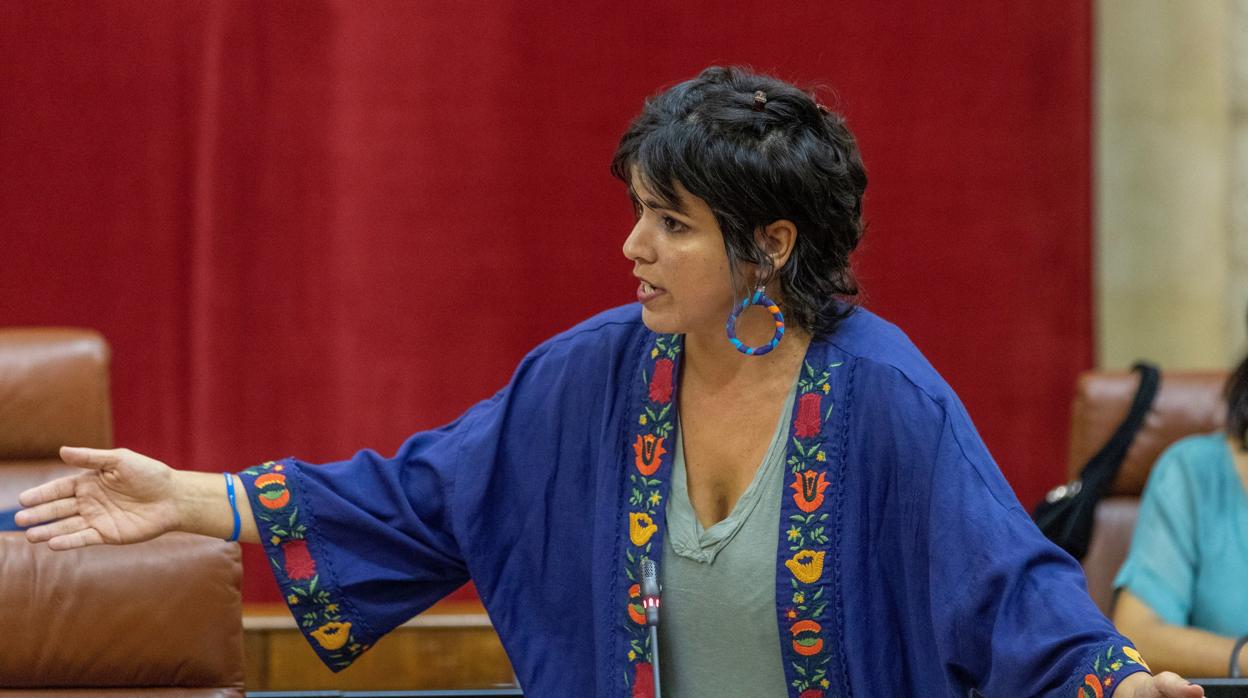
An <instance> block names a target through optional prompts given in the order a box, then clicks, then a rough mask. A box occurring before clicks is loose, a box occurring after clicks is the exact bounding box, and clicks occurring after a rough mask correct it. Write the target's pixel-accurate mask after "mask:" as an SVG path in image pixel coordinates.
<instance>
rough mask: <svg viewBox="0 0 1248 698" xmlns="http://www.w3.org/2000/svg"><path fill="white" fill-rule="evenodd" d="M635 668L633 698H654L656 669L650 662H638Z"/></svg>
mask: <svg viewBox="0 0 1248 698" xmlns="http://www.w3.org/2000/svg"><path fill="white" fill-rule="evenodd" d="M633 668H634V669H635V671H634V672H633V698H654V669H653V668H651V666H650V662H637V663H636V664H634V665H633Z"/></svg>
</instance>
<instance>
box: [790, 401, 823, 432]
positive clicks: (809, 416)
mask: <svg viewBox="0 0 1248 698" xmlns="http://www.w3.org/2000/svg"><path fill="white" fill-rule="evenodd" d="M822 403H823V396H822V395H820V394H819V393H806V394H805V395H802V396H801V397H800V398H798V401H797V418H796V419H794V420H793V433H794V434H795V435H796V436H797V438H799V439H809V438H810V437H812V436H814V435H816V434H818V433H819V427H820V420H819V410H820V409H821V408H822V407H823V404H822Z"/></svg>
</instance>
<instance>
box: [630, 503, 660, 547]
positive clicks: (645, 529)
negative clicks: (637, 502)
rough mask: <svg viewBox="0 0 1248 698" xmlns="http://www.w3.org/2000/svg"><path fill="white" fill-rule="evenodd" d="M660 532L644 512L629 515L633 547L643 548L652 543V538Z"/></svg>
mask: <svg viewBox="0 0 1248 698" xmlns="http://www.w3.org/2000/svg"><path fill="white" fill-rule="evenodd" d="M657 530H659V527H658V526H656V525H655V523H654V520H653V519H651V518H650V515H649V514H647V513H645V512H644V511H639V512H634V513H631V514H629V515H628V539H629V540H631V541H632V542H633V545H635V546H637V547H639V548H640V547H641V546H643V545H645V544H646V543H648V542H649V541H650V536H653V535H654V532H655V531H657Z"/></svg>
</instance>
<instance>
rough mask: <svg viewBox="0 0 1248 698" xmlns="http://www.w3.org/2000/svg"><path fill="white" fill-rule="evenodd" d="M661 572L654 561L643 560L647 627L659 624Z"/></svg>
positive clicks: (643, 595)
mask: <svg viewBox="0 0 1248 698" xmlns="http://www.w3.org/2000/svg"><path fill="white" fill-rule="evenodd" d="M660 593H661V591H660V589H659V570H658V567H657V566H656V565H655V564H654V560H651V559H650V558H648V557H643V558H641V606H642V608H644V609H646V625H649V626H651V627H654V626H656V625H658V624H659V594H660Z"/></svg>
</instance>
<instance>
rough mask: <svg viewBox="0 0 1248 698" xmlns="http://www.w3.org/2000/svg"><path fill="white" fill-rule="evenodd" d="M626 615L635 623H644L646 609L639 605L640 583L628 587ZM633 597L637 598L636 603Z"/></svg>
mask: <svg viewBox="0 0 1248 698" xmlns="http://www.w3.org/2000/svg"><path fill="white" fill-rule="evenodd" d="M628 599H629V601H628V617H629V618H631V619H632V620H633V622H634V623H636V624H637V625H645V624H646V611H645V609H644V608H642V607H641V603H640V601H641V585H640V584H634V585H632V586H631V587H629V588H628ZM633 599H637V600H638V603H633V601H632V600H633Z"/></svg>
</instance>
